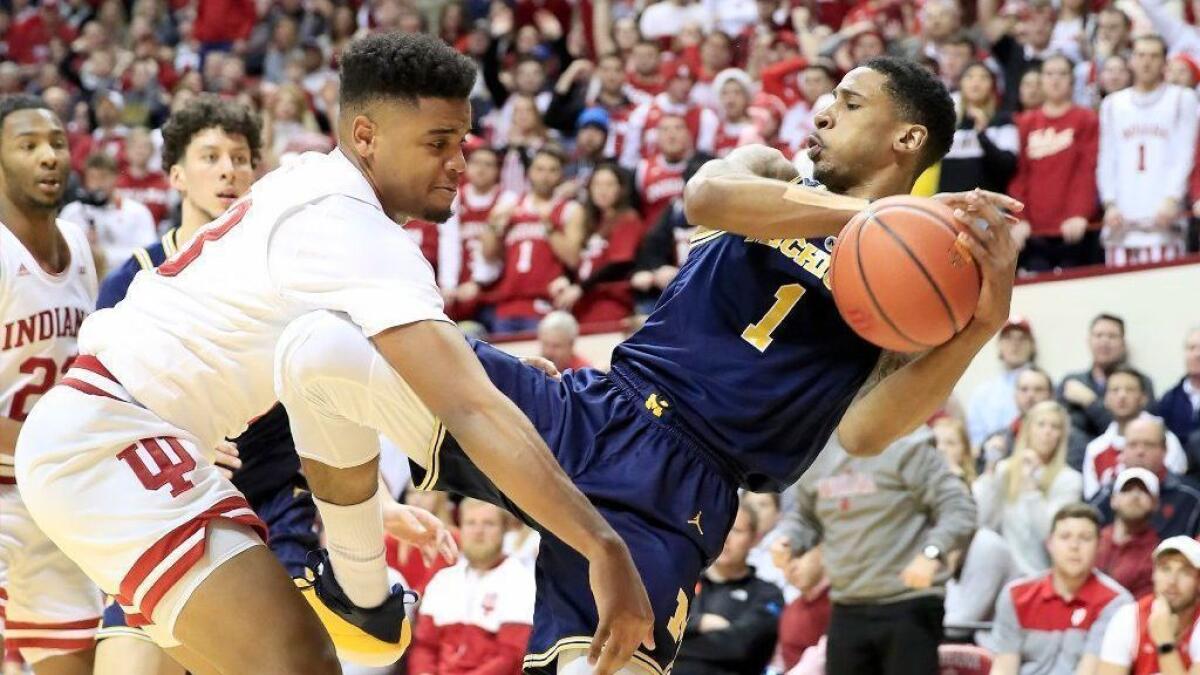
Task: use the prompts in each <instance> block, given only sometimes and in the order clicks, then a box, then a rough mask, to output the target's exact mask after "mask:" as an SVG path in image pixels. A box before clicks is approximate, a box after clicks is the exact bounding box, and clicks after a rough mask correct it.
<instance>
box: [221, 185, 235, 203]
mask: <svg viewBox="0 0 1200 675" xmlns="http://www.w3.org/2000/svg"><path fill="white" fill-rule="evenodd" d="M237 198H238V194H237V191H236V190H233V189H229V190H221V191H220V192H218V193H217V199H220V200H221V201H223V202H227V203H228V204H232V203H233V202H234V201H236V200H237ZM228 204H227V205H228Z"/></svg>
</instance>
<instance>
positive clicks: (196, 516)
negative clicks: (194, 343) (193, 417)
mask: <svg viewBox="0 0 1200 675" xmlns="http://www.w3.org/2000/svg"><path fill="white" fill-rule="evenodd" d="M211 455H212V451H211V450H208V451H207V452H201V451H200V450H199V449H198V446H197V442H196V439H195V437H194V436H192V435H191V434H189V433H187V432H186V431H184V430H182V429H179V428H178V427H175V426H173V425H172V424H170V423H168V422H166V421H164V420H163V419H161V418H159V417H158V416H157V415H155V414H154V413H152V412H150V411H149V410H147V409H145V408H143V407H142V406H140V405H138V404H137V403H136V402H134V401H133V400H132V398H131V397H130V396H129V392H127V391H126V390H125V389H124V387H122V386H121V385H120V384H119V383H117V382H116V381H115V379H114V378H113V377H112V375H111V374H109V373H108V371H107V370H105V368H104V366H103V365H101V364H100V362H99V361H98V360H97V359H95V358H93V357H89V356H80V357H79V358H78V359H77V360H76V361H75V363H74V365H73V366H72V367H71V370H70V371H68V372H67V374H66V376H65V377H64V378H63V380H62V382H60V383H59V385H58V386H56V387H54V388H53V389H51V390H50V391H49V392H47V393H46V394H45V395H44V396H43V397H42V399H41V400H40V401H39V402H38V405H37V406H36V407H34V409H33V411H32V412H31V413H30V414H29V417H28V419H26V420H25V425H24V427H23V428H22V430H21V435H20V438H19V440H18V442H17V452H16V458H17V461H16V474H17V482H18V484H19V485H20V486H21V492H22V496H23V497H24V499H25V504H26V507H27V508H28V509H29V512H30V513H31V514H32V515H33V517H34V519H35V520H37V523H38V525H40V526H41V528H42V530H43V531H44V532H45V533H46V535H47V536H49V537H50V539H52V540H53V541H54V543H56V544H58V546H59V547H60V548H61V549H62V550H63V552H65V553H66V554H67V555H68V556H70V557H71V559H72V560H74V561H75V562H77V563H78V564H79V567H80V568H82V570H83V571H84V573H86V574H87V575H88V576H89V577H91V578H92V580H93V581H95V582H96V583H97V584H98V585H99V586H100V588H101V589H102V590H103V591H104V592H105V593H108V594H109V595H112V596H115V597H116V599H117V602H119V603H120V604H121V605H122V607H123V608H124V609H125V611H126V614H127V615H128V621H129V625H131V626H146V627H147V632H148V633H149V634H150V635H151V637H153V638H154V639H155V641H156V642H158V643H159V644H161V645H162V646H164V647H171V646H175V645H177V644H178V642H176V641H174V639H173V635H174V625H175V619H176V618H177V617H178V614H179V610H180V609H182V608H183V605H184V604H185V603H186V601H187V599H188V597H189V596H190V594H191V592H192V591H194V590H195V588H196V587H197V586H198V585H199V583H200V582H201V581H203V579H205V578H206V577H207V576H208V575H209V574H210V573H211V572H212V571H213V570H215V569H216V568H217V567H219V566H220V565H221V564H222V563H224V562H225V561H227V560H229V559H230V558H232V557H233V556H235V555H237V554H238V553H240V552H242V551H244V550H246V549H248V548H250V547H251V546H255V545H260V544H262V543H263V542H264V541H265V540H266V538H267V527H266V525H264V524H263V522H262V521H261V520H259V518H258V516H256V515H255V514H254V511H252V510H251V509H250V505H249V504H248V503H247V502H246V498H245V497H243V496H242V494H241V493H240V492H238V490H237V488H235V487H234V486H233V484H232V483H230V482H229V481H228V480H226V479H225V478H223V477H222V476H221V475H220V473H218V471H217V469H216V467H215V466H214V465H213V463H212V461H211ZM219 519H227V520H229V521H232V522H233V523H238V524H240V525H241V526H240V527H232V528H220V530H221V531H222V533H221V534H222V536H221V537H219V538H217V537H214V534H215V532H214V530H215V528H212V527H210V525H211V523H212V522H214V521H217V520H219ZM214 542H215V543H216V544H217V545H219V550H209V549H211V548H212V547H213V546H214ZM10 614H11V610H10Z"/></svg>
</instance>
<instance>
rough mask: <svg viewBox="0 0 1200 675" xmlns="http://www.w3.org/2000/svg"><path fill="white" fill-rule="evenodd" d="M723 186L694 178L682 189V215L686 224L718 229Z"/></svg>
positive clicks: (709, 180) (704, 179)
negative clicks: (685, 219)
mask: <svg viewBox="0 0 1200 675" xmlns="http://www.w3.org/2000/svg"><path fill="white" fill-rule="evenodd" d="M724 192H725V189H724V186H723V185H721V184H720V183H719V182H718V181H714V180H713V179H711V178H707V177H704V176H695V177H694V178H692V179H691V180H690V181H688V184H687V185H686V186H684V188H683V215H684V217H685V218H687V221H688V223H690V224H692V225H696V226H699V227H706V228H709V229H720V225H719V222H720V214H719V210H720V208H721V203H722V201H723V200H724V199H725V198H726V197H723V196H722V195H723V194H724Z"/></svg>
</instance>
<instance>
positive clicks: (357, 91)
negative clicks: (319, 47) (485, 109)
mask: <svg viewBox="0 0 1200 675" xmlns="http://www.w3.org/2000/svg"><path fill="white" fill-rule="evenodd" d="M341 75H342V77H341V93H340V101H341V105H342V107H344V108H351V107H360V106H362V105H364V104H366V103H370V102H372V101H376V100H381V99H397V100H400V101H403V102H405V103H409V104H415V103H416V102H417V99H420V98H442V99H466V98H468V97H469V96H470V95H471V89H473V88H474V86H475V79H476V72H475V62H474V61H472V60H471V59H469V58H467V57H466V56H464V55H462V54H459V53H458V52H457V51H455V50H454V49H453V48H452V47H451V46H450V45H448V44H446V43H445V42H443V41H442V40H441V39H440V38H437V37H434V36H432V35H428V34H424V33H419V34H412V33H377V34H375V35H369V36H367V37H364V38H360V39H358V40H355V41H354V42H352V43H351V44H350V46H348V47H347V48H346V50H345V52H343V53H342V56H341Z"/></svg>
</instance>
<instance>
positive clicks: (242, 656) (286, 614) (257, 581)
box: [156, 546, 341, 675]
mask: <svg viewBox="0 0 1200 675" xmlns="http://www.w3.org/2000/svg"><path fill="white" fill-rule="evenodd" d="M243 618H244V619H245V620H243ZM230 624H233V625H237V626H238V627H239V630H241V631H243V633H244V634H243V636H242V637H241V638H240V639H231V637H232V635H231V634H232V633H233V632H234V631H229V630H214V627H216V626H222V625H230ZM174 637H175V639H176V640H178V642H179V643H182V645H183V646H185V647H186V648H187V650H189V651H190V652H193V653H195V654H197V655H200V656H201V658H203V659H204V660H206V661H208V662H209V663H210V664H212V666H213V667H214V668H215V670H216V672H220V673H223V674H225V675H235V674H236V675H240V674H243V673H244V674H245V675H252V674H256V673H278V674H279V675H284V674H285V673H286V674H292V673H295V674H297V675H308V674H312V675H330V674H334V673H340V672H341V666H340V665H339V664H338V662H337V658H336V657H335V656H334V652H333V648H332V644H331V643H330V641H329V637H328V634H326V632H325V629H324V628H323V627H322V626H321V624H320V622H319V621H318V620H317V617H316V615H314V614H313V612H312V610H311V609H310V608H309V607H308V604H307V603H306V602H305V601H304V599H303V598H302V597H301V596H300V594H299V593H297V592H296V588H295V586H294V584H293V583H292V581H291V579H290V578H289V577H288V576H287V575H286V574H284V572H283V570H282V568H281V567H280V566H279V564H278V562H277V561H276V560H275V558H274V556H273V555H272V554H271V552H270V550H269V549H267V547H265V546H254V547H251V548H249V549H246V550H245V551H243V552H241V553H239V554H237V555H236V556H234V557H233V558H231V559H229V560H227V561H226V562H224V563H223V564H221V565H220V566H218V567H217V568H216V569H214V570H213V571H212V572H211V573H210V574H209V575H208V577H207V578H206V579H205V580H204V581H203V582H201V584H200V585H199V586H198V587H196V589H195V590H194V591H193V592H192V593H191V594H190V596H189V597H188V598H187V601H186V602H185V604H184V605H183V608H182V610H181V611H180V613H179V617H178V619H177V620H176V622H175V628H174ZM156 639H158V637H157V636H156ZM160 642H161V640H160ZM174 646H175V645H172V648H173V647H174ZM186 654H187V652H183V653H182V654H181V658H183V659H184V660H185V661H187V660H189V659H188V657H187V656H186ZM191 660H193V661H194V660H195V659H191Z"/></svg>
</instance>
